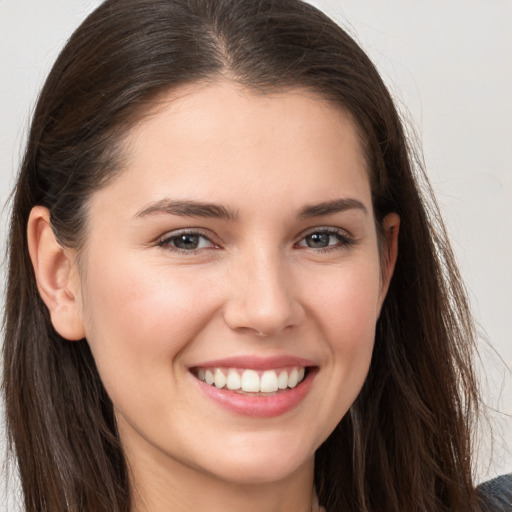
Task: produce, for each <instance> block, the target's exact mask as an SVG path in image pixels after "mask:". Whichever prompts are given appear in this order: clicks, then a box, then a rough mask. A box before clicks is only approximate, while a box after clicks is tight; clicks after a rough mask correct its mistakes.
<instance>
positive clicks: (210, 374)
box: [204, 370, 215, 385]
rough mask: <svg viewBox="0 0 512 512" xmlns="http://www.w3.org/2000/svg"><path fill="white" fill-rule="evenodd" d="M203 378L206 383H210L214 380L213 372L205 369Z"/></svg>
mask: <svg viewBox="0 0 512 512" xmlns="http://www.w3.org/2000/svg"><path fill="white" fill-rule="evenodd" d="M204 380H205V382H206V384H210V385H212V384H213V383H214V382H215V378H214V376H213V372H212V371H210V370H206V371H205V372H204Z"/></svg>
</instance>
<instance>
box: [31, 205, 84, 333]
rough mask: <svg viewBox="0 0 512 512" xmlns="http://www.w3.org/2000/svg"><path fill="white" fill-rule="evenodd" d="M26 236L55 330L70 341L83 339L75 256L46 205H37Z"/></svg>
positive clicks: (41, 292) (36, 274)
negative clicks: (59, 237) (57, 233)
mask: <svg viewBox="0 0 512 512" xmlns="http://www.w3.org/2000/svg"><path fill="white" fill-rule="evenodd" d="M27 238H28V249H29V254H30V259H31V260H32V266H33V267H34V273H35V276H36V282H37V288H38V290H39V294H40V295H41V298H42V299H43V302H44V303H45V304H46V306H47V308H48V310H49V312H50V318H51V321H52V324H53V327H54V329H55V330H56V331H57V332H58V333H59V334H60V335H61V336H62V337H63V338H66V339H68V340H80V339H82V338H84V337H85V331H84V326H83V322H82V305H81V301H80V278H79V275H78V269H77V266H76V261H75V255H74V253H73V251H71V250H68V249H65V248H64V247H62V246H61V245H60V244H59V242H58V241H57V239H56V238H55V235H54V233H53V229H52V227H51V224H50V213H49V211H48V210H47V209H46V208H44V207H42V206H35V207H34V208H33V209H32V211H31V212H30V216H29V220H28V225H27Z"/></svg>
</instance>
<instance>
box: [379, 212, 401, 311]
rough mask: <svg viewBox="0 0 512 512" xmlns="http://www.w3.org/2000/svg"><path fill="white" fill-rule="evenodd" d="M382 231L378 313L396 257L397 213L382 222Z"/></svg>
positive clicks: (387, 216) (390, 214)
mask: <svg viewBox="0 0 512 512" xmlns="http://www.w3.org/2000/svg"><path fill="white" fill-rule="evenodd" d="M382 229H383V231H384V244H383V247H382V256H381V267H382V269H381V275H382V278H381V289H380V297H379V311H380V308H381V307H382V304H383V303H384V299H385V298H386V294H387V293H388V289H389V283H390V282H391V278H392V277H393V271H394V270H395V264H396V258H397V256H398V232H399V230H400V217H399V216H398V214H397V213H389V214H388V215H386V216H385V217H384V220H383V221H382Z"/></svg>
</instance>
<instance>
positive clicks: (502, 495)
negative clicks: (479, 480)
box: [477, 473, 512, 512]
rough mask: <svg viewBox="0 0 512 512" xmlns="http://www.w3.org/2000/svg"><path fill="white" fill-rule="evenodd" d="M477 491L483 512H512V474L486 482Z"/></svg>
mask: <svg viewBox="0 0 512 512" xmlns="http://www.w3.org/2000/svg"><path fill="white" fill-rule="evenodd" d="M477 490H478V494H479V496H480V499H481V501H482V510H483V512H512V473H509V474H508V475H502V476H498V477H496V478H493V479H492V480H489V481H488V482H484V483H483V484H480V485H479V486H478V488H477Z"/></svg>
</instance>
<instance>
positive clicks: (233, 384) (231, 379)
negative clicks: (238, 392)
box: [226, 370, 242, 390]
mask: <svg viewBox="0 0 512 512" xmlns="http://www.w3.org/2000/svg"><path fill="white" fill-rule="evenodd" d="M226 387H227V388H228V389H232V390H234V389H240V388H241V387H242V379H241V378H240V375H239V374H238V372H237V371H236V370H229V373H228V378H227V379H226Z"/></svg>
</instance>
